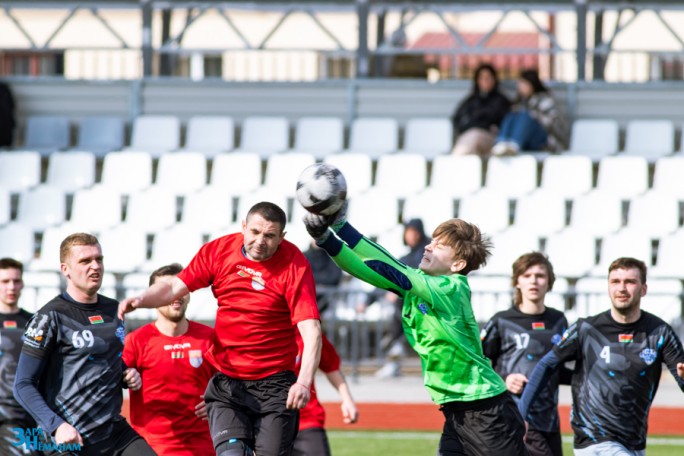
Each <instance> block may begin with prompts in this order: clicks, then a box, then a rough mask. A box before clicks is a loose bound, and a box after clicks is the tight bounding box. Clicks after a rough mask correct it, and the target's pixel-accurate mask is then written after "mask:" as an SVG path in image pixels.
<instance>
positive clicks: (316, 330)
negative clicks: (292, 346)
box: [297, 320, 322, 388]
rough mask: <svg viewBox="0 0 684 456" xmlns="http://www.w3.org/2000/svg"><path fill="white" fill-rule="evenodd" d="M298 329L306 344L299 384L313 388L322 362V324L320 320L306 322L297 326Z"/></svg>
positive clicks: (303, 351)
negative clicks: (319, 364) (317, 370)
mask: <svg viewBox="0 0 684 456" xmlns="http://www.w3.org/2000/svg"><path fill="white" fill-rule="evenodd" d="M297 328H298V329H299V332H300V334H301V335H302V340H303V342H304V349H303V350H302V365H301V368H300V370H299V376H298V377H297V383H300V384H302V385H304V386H306V387H307V388H311V385H312V384H313V380H314V375H315V373H316V369H317V368H318V363H319V362H320V360H321V345H322V341H321V339H322V332H321V322H320V321H319V320H304V321H300V322H299V323H298V324H297Z"/></svg>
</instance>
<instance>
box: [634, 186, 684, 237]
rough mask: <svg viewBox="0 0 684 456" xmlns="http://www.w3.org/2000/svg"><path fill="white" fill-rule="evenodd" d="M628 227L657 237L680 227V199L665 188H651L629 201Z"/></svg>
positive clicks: (648, 235) (647, 235)
mask: <svg viewBox="0 0 684 456" xmlns="http://www.w3.org/2000/svg"><path fill="white" fill-rule="evenodd" d="M626 227H627V228H629V229H632V230H635V231H637V232H639V233H642V234H643V235H644V236H646V237H648V238H650V239H657V238H659V237H661V236H665V235H666V234H669V233H672V232H674V231H675V230H677V228H679V201H678V200H677V198H675V197H674V196H672V194H670V193H669V192H666V191H664V190H650V191H648V192H646V193H644V194H643V195H640V196H637V197H635V198H633V199H632V200H631V201H630V203H629V217H628V219H627V225H626Z"/></svg>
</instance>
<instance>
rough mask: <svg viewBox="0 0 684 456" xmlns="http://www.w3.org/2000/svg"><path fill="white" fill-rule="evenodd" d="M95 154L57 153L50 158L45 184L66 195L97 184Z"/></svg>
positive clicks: (81, 152)
mask: <svg viewBox="0 0 684 456" xmlns="http://www.w3.org/2000/svg"><path fill="white" fill-rule="evenodd" d="M95 166H96V163H95V154H94V153H93V152H85V151H72V152H56V153H54V154H52V155H50V157H49V158H48V167H47V177H46V180H45V183H46V184H47V185H49V186H51V187H55V188H59V189H61V190H63V191H65V192H66V193H74V192H75V191H76V190H80V189H82V188H88V187H90V186H91V185H93V184H94V183H95Z"/></svg>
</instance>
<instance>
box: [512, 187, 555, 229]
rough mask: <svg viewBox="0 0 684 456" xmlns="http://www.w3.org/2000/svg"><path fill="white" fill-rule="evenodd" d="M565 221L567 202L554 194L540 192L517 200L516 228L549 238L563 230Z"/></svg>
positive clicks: (514, 223)
mask: <svg viewBox="0 0 684 456" xmlns="http://www.w3.org/2000/svg"><path fill="white" fill-rule="evenodd" d="M565 221H566V214H565V200H564V199H563V198H562V197H560V196H558V195H556V194H554V193H547V192H545V191H543V190H539V191H535V192H532V193H530V194H528V195H523V196H521V197H520V198H518V200H517V203H516V206H515V217H514V222H513V226H514V227H516V228H520V229H522V230H523V231H527V232H529V233H531V234H534V235H535V236H537V237H547V236H549V235H550V234H552V233H556V232H558V231H560V230H562V229H563V228H564V227H565Z"/></svg>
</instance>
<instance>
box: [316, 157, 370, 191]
mask: <svg viewBox="0 0 684 456" xmlns="http://www.w3.org/2000/svg"><path fill="white" fill-rule="evenodd" d="M323 162H324V163H327V164H329V165H333V166H335V167H336V168H338V169H339V170H340V171H341V172H342V174H343V175H344V178H345V180H346V181H347V196H349V197H353V196H356V195H358V194H360V193H363V192H365V191H366V190H368V189H369V188H370V187H371V185H372V184H373V161H372V160H371V158H370V156H369V155H367V154H364V153H360V152H356V153H355V152H342V153H339V154H333V155H328V156H327V157H325V158H324V159H323Z"/></svg>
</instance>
